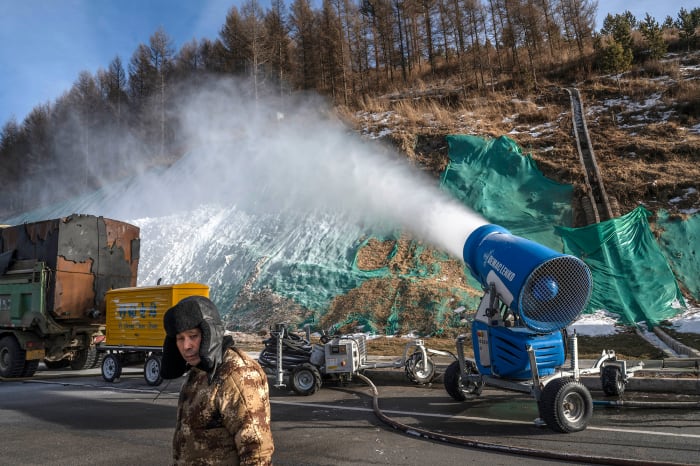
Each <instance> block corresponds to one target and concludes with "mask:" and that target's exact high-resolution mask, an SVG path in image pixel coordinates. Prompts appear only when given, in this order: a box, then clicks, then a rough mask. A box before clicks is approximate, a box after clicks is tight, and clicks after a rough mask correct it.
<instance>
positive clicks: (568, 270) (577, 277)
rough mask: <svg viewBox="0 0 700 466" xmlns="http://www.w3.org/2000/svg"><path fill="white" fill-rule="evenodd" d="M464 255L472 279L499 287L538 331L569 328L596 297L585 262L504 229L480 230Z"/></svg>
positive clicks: (467, 243) (504, 298)
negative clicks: (592, 295) (592, 296)
mask: <svg viewBox="0 0 700 466" xmlns="http://www.w3.org/2000/svg"><path fill="white" fill-rule="evenodd" d="M462 255H463V258H464V262H465V263H466V264H467V267H468V268H469V271H470V272H471V274H472V276H474V278H475V279H476V280H478V281H479V283H481V285H482V286H483V287H484V288H489V287H491V286H492V285H493V286H494V287H495V290H496V293H497V294H498V298H499V299H500V300H501V301H502V302H503V303H504V304H506V305H507V306H508V307H510V308H511V310H512V311H513V312H514V313H516V314H518V315H519V316H520V318H521V319H522V321H523V323H524V324H525V325H526V326H527V327H528V328H530V329H531V330H534V331H536V332H543V333H548V332H552V331H556V330H561V329H563V328H566V326H568V325H569V324H570V323H571V322H573V321H574V320H576V318H577V317H578V316H579V315H580V314H581V312H582V311H583V310H584V309H585V307H586V306H587V305H588V301H589V300H590V298H591V291H592V285H593V280H592V277H591V271H590V270H589V268H588V266H587V265H586V264H585V263H584V262H583V261H582V260H580V259H579V258H577V257H574V256H571V255H568V254H561V253H559V252H556V251H554V250H552V249H550V248H548V247H546V246H543V245H541V244H539V243H537V242H534V241H531V240H528V239H525V238H521V237H519V236H515V235H513V234H511V233H510V232H509V231H508V230H507V229H505V228H503V227H501V226H498V225H492V224H487V225H482V226H481V227H479V228H477V229H476V230H474V231H473V232H472V233H471V234H470V235H469V237H468V238H467V240H466V241H465V243H464V250H463V253H462Z"/></svg>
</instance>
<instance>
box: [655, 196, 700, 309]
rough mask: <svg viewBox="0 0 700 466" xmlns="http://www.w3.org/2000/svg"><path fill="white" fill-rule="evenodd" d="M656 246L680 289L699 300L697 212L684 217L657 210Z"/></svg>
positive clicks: (699, 241)
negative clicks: (680, 285)
mask: <svg viewBox="0 0 700 466" xmlns="http://www.w3.org/2000/svg"><path fill="white" fill-rule="evenodd" d="M656 225H657V227H658V228H659V229H660V237H659V246H661V250H662V251H663V253H664V255H665V256H666V259H667V260H668V262H669V264H671V269H672V270H673V272H674V273H675V275H676V278H677V279H678V281H679V282H680V283H681V284H682V285H683V287H684V289H685V290H686V291H687V292H688V294H689V295H690V296H692V297H693V299H695V300H696V301H700V215H698V214H695V215H693V216H691V217H688V218H682V217H680V216H678V215H674V216H670V215H669V214H668V212H666V211H664V210H662V211H659V212H657V219H656Z"/></svg>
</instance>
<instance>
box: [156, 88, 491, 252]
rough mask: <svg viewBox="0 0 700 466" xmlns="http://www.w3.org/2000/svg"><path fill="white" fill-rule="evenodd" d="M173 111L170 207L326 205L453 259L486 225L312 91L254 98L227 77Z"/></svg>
mask: <svg viewBox="0 0 700 466" xmlns="http://www.w3.org/2000/svg"><path fill="white" fill-rule="evenodd" d="M181 108H182V110H181V113H180V114H179V117H180V121H181V130H182V132H183V136H184V140H185V141H186V143H187V145H188V148H189V155H188V156H187V162H185V167H186V168H185V167H181V173H182V174H183V175H184V176H183V178H182V179H181V180H180V181H179V182H176V181H171V182H168V183H170V184H172V185H173V186H171V188H172V189H170V193H169V194H168V195H167V198H168V199H169V201H170V202H172V203H173V205H177V206H181V207H182V206H186V205H191V203H192V202H195V203H203V202H204V203H211V202H216V203H223V204H235V205H236V206H239V207H241V208H245V209H252V211H259V212H282V213H284V212H293V213H295V214H298V213H309V214H311V213H313V212H319V211H321V212H329V211H330V212H333V213H335V214H339V215H342V216H344V217H346V218H347V219H348V221H353V222H362V223H364V224H369V225H372V226H373V227H376V228H381V227H383V228H386V227H390V228H397V227H398V228H402V229H406V230H408V231H410V232H412V233H413V234H414V235H416V236H417V237H418V238H420V239H422V240H424V241H426V242H428V243H431V244H432V245H434V246H435V247H438V248H440V249H442V250H443V251H445V252H448V253H450V254H452V255H454V256H455V257H458V258H461V257H462V247H463V245H464V241H465V240H466V238H467V236H468V235H469V234H470V233H471V231H473V230H474V229H475V228H477V227H478V226H479V225H482V224H484V223H486V222H485V221H484V220H483V219H482V218H481V217H480V216H479V215H477V214H475V213H474V212H472V211H470V210H469V209H467V208H466V207H465V206H463V205H462V204H460V203H459V202H458V201H457V200H456V199H454V198H453V197H451V196H449V195H448V194H447V193H445V192H443V191H442V190H440V189H439V187H438V186H437V182H436V180H435V179H433V178H430V177H429V176H427V175H426V174H424V173H423V172H421V171H420V170H419V169H417V168H415V167H413V166H411V165H410V164H409V163H408V161H407V160H406V159H405V157H401V156H399V155H398V154H396V153H392V152H391V151H389V150H387V149H386V148H385V147H383V146H381V145H379V144H377V143H371V142H367V141H362V140H361V139H360V137H359V136H358V135H357V134H356V133H353V132H352V131H350V130H349V129H348V128H347V127H345V126H344V125H342V124H341V123H340V122H339V121H338V120H337V119H335V118H333V117H332V116H331V112H330V111H328V109H327V108H326V106H325V105H324V103H323V101H321V100H320V99H318V98H316V97H313V96H304V99H303V100H302V99H301V98H298V99H295V100H294V101H293V102H290V101H287V103H286V104H285V105H283V104H280V103H277V102H274V101H272V100H269V101H262V100H257V101H255V100H250V99H247V98H245V97H244V96H243V94H242V93H241V92H239V91H238V89H237V87H236V84H235V83H234V82H232V81H228V80H227V81H216V82H214V83H212V84H211V85H209V86H207V87H206V90H203V91H202V90H200V91H197V92H196V93H193V94H190V95H188V96H187V99H186V101H185V105H184V106H182V107H181Z"/></svg>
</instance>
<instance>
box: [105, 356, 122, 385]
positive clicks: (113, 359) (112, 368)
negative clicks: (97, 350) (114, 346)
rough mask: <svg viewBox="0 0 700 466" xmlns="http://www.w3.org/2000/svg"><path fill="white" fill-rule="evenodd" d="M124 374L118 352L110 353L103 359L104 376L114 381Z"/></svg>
mask: <svg viewBox="0 0 700 466" xmlns="http://www.w3.org/2000/svg"><path fill="white" fill-rule="evenodd" d="M121 375H122V362H121V361H120V360H119V357H118V356H117V355H116V354H108V355H106V356H105V358H104V359H103V360H102V378H103V379H105V381H107V382H114V381H115V380H116V379H118V378H119V377H121Z"/></svg>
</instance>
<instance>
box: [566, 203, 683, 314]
mask: <svg viewBox="0 0 700 466" xmlns="http://www.w3.org/2000/svg"><path fill="white" fill-rule="evenodd" d="M649 215H650V212H649V211H648V210H646V209H645V208H644V207H637V208H636V209H635V210H633V211H632V212H630V213H628V214H627V215H624V216H622V217H619V218H616V219H613V220H608V221H606V222H602V223H598V224H595V225H589V226H586V227H583V228H576V229H574V228H566V227H561V228H558V230H559V231H560V233H561V235H562V238H563V240H564V245H565V252H568V253H570V254H573V255H575V256H577V257H579V258H581V259H582V260H584V261H585V262H586V264H588V266H589V267H590V268H591V272H592V273H593V296H592V297H591V302H590V304H589V306H588V309H587V312H591V311H595V310H598V309H605V310H607V311H609V312H612V313H615V314H618V315H620V316H621V319H620V320H621V321H622V322H623V323H625V324H634V323H637V322H642V321H646V323H647V324H649V325H652V326H654V325H656V324H658V323H659V322H661V321H662V320H664V319H666V318H669V317H673V316H674V315H676V314H677V313H678V310H677V305H678V304H679V303H680V304H682V305H683V306H685V302H684V300H683V296H682V294H681V292H680V289H679V288H678V285H677V283H676V278H675V277H674V275H673V272H672V271H671V268H670V267H669V265H668V262H667V261H666V258H665V257H664V255H663V253H662V252H661V249H660V247H659V245H658V243H657V242H656V240H655V239H654V235H653V234H652V232H651V229H650V228H649V222H648V220H647V217H648V216H649ZM674 305H675V306H676V307H674Z"/></svg>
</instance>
